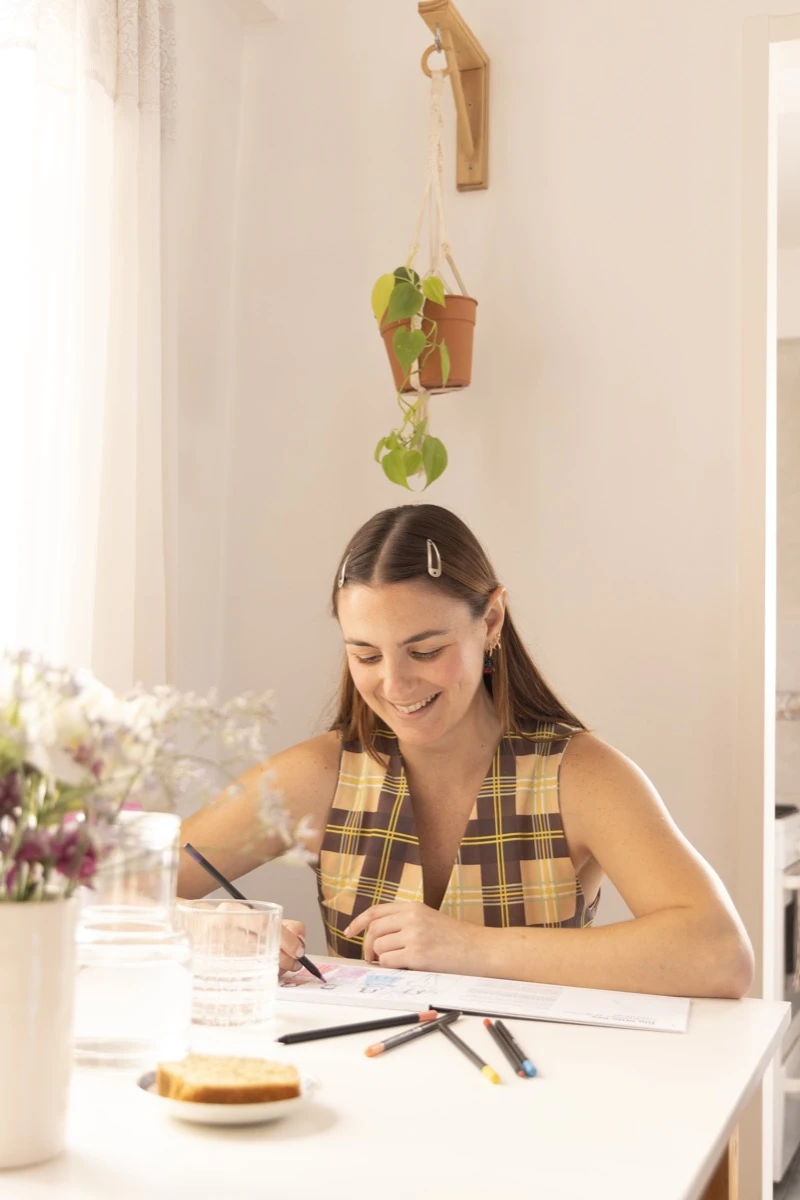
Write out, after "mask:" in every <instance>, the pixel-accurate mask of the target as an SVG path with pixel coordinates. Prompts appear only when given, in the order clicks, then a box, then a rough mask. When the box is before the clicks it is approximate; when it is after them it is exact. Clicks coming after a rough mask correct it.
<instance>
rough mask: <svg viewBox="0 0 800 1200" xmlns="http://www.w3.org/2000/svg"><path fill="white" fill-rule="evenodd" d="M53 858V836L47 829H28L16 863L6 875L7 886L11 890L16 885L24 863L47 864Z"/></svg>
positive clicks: (15, 857) (17, 853)
mask: <svg viewBox="0 0 800 1200" xmlns="http://www.w3.org/2000/svg"><path fill="white" fill-rule="evenodd" d="M52 858H53V850H52V838H51V836H50V834H49V833H48V832H47V830H45V829H29V830H27V832H26V833H25V834H24V836H23V839H22V844H21V845H20V846H19V849H18V850H17V852H16V854H15V855H14V865H13V866H12V867H11V870H10V871H9V872H8V874H7V875H6V887H7V888H8V889H9V890H11V889H12V888H13V887H14V884H15V882H16V879H17V875H18V873H19V868H20V866H21V865H22V863H42V864H43V865H46V864H49V863H51V862H52Z"/></svg>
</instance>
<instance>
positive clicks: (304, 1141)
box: [0, 1000, 789, 1200]
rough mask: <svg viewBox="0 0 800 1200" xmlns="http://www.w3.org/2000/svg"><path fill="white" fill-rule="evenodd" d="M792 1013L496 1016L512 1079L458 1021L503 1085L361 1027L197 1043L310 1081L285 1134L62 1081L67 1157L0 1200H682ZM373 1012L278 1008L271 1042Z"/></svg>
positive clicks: (442, 1051) (19, 1177)
mask: <svg viewBox="0 0 800 1200" xmlns="http://www.w3.org/2000/svg"><path fill="white" fill-rule="evenodd" d="M788 1013H789V1006H788V1005H787V1004H782V1003H772V1002H765V1001H760V1000H742V1001H728V1000H697V1001H694V1002H693V1005H692V1015H691V1019H690V1026H689V1031H688V1033H686V1034H676V1033H651V1032H646V1031H642V1030H618V1029H598V1028H590V1027H588V1026H577V1025H558V1024H554V1023H546V1022H541V1021H508V1022H507V1024H508V1026H509V1028H510V1029H511V1030H512V1032H513V1033H514V1034H515V1036H516V1037H517V1039H518V1041H519V1042H520V1044H521V1045H522V1047H523V1049H524V1050H526V1051H527V1053H528V1054H529V1056H530V1057H531V1059H532V1060H533V1062H534V1063H535V1065H536V1066H537V1068H538V1071H539V1075H538V1077H537V1078H535V1079H532V1080H523V1079H519V1078H516V1077H515V1076H514V1075H513V1074H512V1072H511V1069H510V1067H509V1065H508V1063H507V1062H506V1061H505V1060H504V1059H503V1058H502V1056H501V1055H500V1052H499V1051H498V1049H497V1048H496V1047H495V1045H494V1043H493V1042H492V1040H491V1039H490V1037H489V1034H488V1033H487V1032H486V1030H485V1029H483V1027H482V1025H481V1021H480V1018H479V1017H463V1018H462V1019H461V1020H460V1021H459V1022H458V1026H457V1028H458V1032H459V1033H460V1034H461V1035H462V1036H464V1037H465V1039H466V1040H467V1041H469V1043H470V1044H471V1045H472V1046H473V1047H474V1048H475V1049H476V1050H478V1052H479V1053H480V1054H481V1056H482V1057H483V1058H484V1059H485V1060H487V1061H488V1062H489V1063H491V1064H492V1065H493V1066H494V1067H495V1068H496V1069H497V1070H498V1072H499V1073H500V1074H501V1076H502V1078H503V1085H502V1086H493V1085H492V1084H491V1083H489V1082H488V1080H486V1079H485V1078H484V1077H483V1076H482V1075H481V1074H480V1072H479V1071H478V1070H477V1069H476V1068H475V1067H474V1066H473V1065H472V1064H471V1063H470V1062H469V1061H468V1060H467V1059H466V1058H464V1056H463V1055H461V1054H460V1053H459V1052H458V1051H457V1049H456V1048H455V1047H454V1046H452V1045H451V1044H450V1042H448V1041H447V1040H446V1039H445V1038H444V1037H442V1036H441V1035H440V1034H438V1033H435V1034H432V1035H429V1036H427V1037H425V1038H422V1039H420V1041H418V1042H416V1043H413V1044H411V1045H409V1046H403V1047H401V1048H399V1049H397V1050H394V1051H391V1052H389V1053H387V1054H385V1055H383V1056H381V1057H379V1058H372V1059H368V1058H366V1056H365V1055H364V1053H363V1050H364V1048H365V1047H366V1046H367V1045H369V1044H370V1043H371V1042H373V1041H375V1040H377V1037H378V1036H380V1035H376V1034H374V1033H361V1034H356V1035H350V1036H349V1037H345V1038H335V1039H328V1040H324V1041H316V1042H307V1043H303V1044H299V1045H295V1046H290V1047H277V1046H275V1045H274V1044H273V1043H272V1042H271V1041H270V1040H269V1037H267V1036H265V1035H264V1034H262V1035H261V1036H260V1038H259V1039H256V1041H255V1042H254V1041H253V1039H252V1038H248V1037H247V1036H246V1035H244V1034H243V1033H242V1032H240V1033H239V1034H238V1035H237V1034H236V1033H235V1032H233V1031H224V1032H216V1031H215V1032H214V1033H211V1034H208V1033H206V1034H205V1035H204V1037H202V1038H201V1040H200V1041H199V1042H198V1043H197V1045H196V1047H195V1048H196V1049H200V1050H217V1051H219V1052H226V1053H246V1052H250V1053H254V1052H255V1053H260V1054H263V1055H265V1056H268V1057H281V1058H283V1059H284V1060H286V1061H290V1062H294V1063H295V1064H296V1065H297V1066H298V1068H300V1070H301V1071H305V1072H308V1073H311V1074H313V1075H314V1076H316V1077H317V1078H318V1079H319V1081H320V1083H321V1087H320V1089H319V1091H318V1092H317V1093H316V1096H315V1098H314V1099H313V1100H312V1101H310V1102H309V1103H308V1104H306V1105H304V1106H303V1107H302V1108H300V1109H299V1110H298V1111H297V1112H296V1113H293V1114H292V1115H291V1116H289V1117H287V1118H285V1119H284V1120H280V1121H277V1122H275V1123H273V1124H267V1125H261V1126H250V1127H241V1128H220V1127H210V1126H199V1125H189V1124H185V1123H183V1122H180V1121H176V1120H174V1119H170V1118H168V1117H165V1116H164V1115H163V1113H162V1111H161V1106H160V1104H159V1103H158V1101H157V1100H154V1099H152V1098H151V1097H149V1096H147V1095H145V1094H144V1093H143V1092H142V1091H141V1090H140V1089H139V1088H137V1087H136V1085H135V1083H134V1079H133V1075H131V1074H128V1075H124V1074H123V1075H110V1074H108V1073H106V1072H104V1071H101V1070H89V1069H86V1068H84V1069H81V1070H77V1071H76V1073H75V1076H74V1082H73V1095H72V1104H71V1110H70V1132H69V1145H68V1150H67V1152H66V1153H65V1154H64V1155H63V1156H62V1157H60V1158H58V1159H55V1160H53V1161H52V1162H49V1163H43V1164H41V1165H39V1166H37V1167H32V1168H28V1169H25V1170H19V1171H6V1172H2V1173H0V1196H2V1197H6V1196H8V1197H9V1198H11V1197H13V1200H32V1198H34V1197H36V1198H38V1197H53V1198H56V1197H57V1198H58V1200H88V1198H93V1197H97V1198H98V1200H107V1198H110V1197H115V1198H117V1197H120V1198H125V1200H128V1198H134V1197H135V1198H136V1200H155V1198H160V1197H167V1196H169V1197H180V1198H183V1197H187V1198H189V1200H198V1198H201V1200H205V1198H208V1200H211V1198H213V1200H238V1198H240V1197H241V1198H243V1200H245V1198H250V1197H252V1198H253V1200H255V1198H256V1197H258V1200H264V1198H265V1197H269V1198H270V1200H306V1198H307V1200H338V1198H341V1200H352V1196H353V1193H354V1191H355V1190H356V1189H358V1190H359V1191H361V1190H362V1189H364V1188H365V1187H366V1188H368V1189H370V1191H371V1192H373V1194H375V1195H377V1196H379V1197H380V1198H381V1200H418V1198H422V1200H425V1198H427V1197H436V1198H437V1200H439V1198H440V1197H458V1198H459V1200H472V1198H475V1200H478V1198H480V1200H486V1197H487V1196H488V1195H490V1194H492V1195H495V1196H496V1195H498V1194H499V1193H500V1192H501V1191H503V1192H506V1194H508V1195H509V1196H517V1195H523V1194H524V1195H528V1194H530V1195H534V1194H535V1195H538V1196H541V1197H544V1198H546V1200H583V1198H584V1197H586V1196H590V1195H591V1196H592V1197H593V1200H641V1197H642V1196H643V1195H647V1197H648V1200H695V1198H696V1197H698V1196H699V1195H700V1194H701V1193H702V1189H703V1187H704V1185H705V1183H706V1182H707V1180H708V1178H709V1176H710V1175H711V1173H712V1171H713V1169H714V1167H715V1165H716V1163H717V1161H718V1159H719V1157H720V1155H721V1154H722V1152H723V1150H724V1147H725V1144H726V1142H727V1139H728V1137H729V1136H730V1134H731V1132H732V1131H733V1129H734V1128H735V1126H736V1124H737V1121H738V1119H739V1117H740V1115H741V1111H742V1108H743V1107H744V1104H745V1102H746V1100H747V1099H748V1097H749V1096H750V1094H751V1093H752V1091H753V1089H754V1088H755V1087H756V1085H757V1083H758V1081H759V1080H760V1078H761V1076H762V1074H763V1072H764V1070H765V1069H766V1067H767V1065H768V1063H769V1061H770V1059H771V1057H772V1055H773V1054H774V1052H775V1050H776V1048H777V1046H778V1043H779V1040H780V1036H781V1033H782V1031H783V1029H784V1028H785V1026H786V1024H787V1023H788ZM379 1015H381V1014H380V1013H378V1012H376V1011H374V1010H370V1011H367V1010H365V1009H363V1008H360V1009H354V1008H345V1007H342V1006H338V1005H337V1006H335V1007H327V1006H325V1007H324V1006H321V1005H306V1004H298V1003H291V1004H290V1003H286V1002H284V1003H283V1004H279V1011H278V1018H277V1021H276V1024H275V1028H274V1030H273V1031H272V1036H278V1035H279V1034H280V1033H286V1032H290V1031H292V1030H298V1029H306V1028H309V1027H312V1026H322V1025H333V1024H340V1023H344V1022H345V1021H350V1020H352V1021H361V1020H367V1019H370V1018H371V1017H373V1016H379ZM392 1015H396V1014H392ZM396 1032H399V1031H398V1030H391V1031H390V1033H396ZM5 1086H9V1081H5Z"/></svg>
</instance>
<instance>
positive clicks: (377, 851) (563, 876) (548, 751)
mask: <svg viewBox="0 0 800 1200" xmlns="http://www.w3.org/2000/svg"><path fill="white" fill-rule="evenodd" d="M573 732H574V731H573V730H572V729H570V728H568V727H567V726H564V725H558V724H555V723H553V722H537V723H535V724H531V725H530V726H529V727H527V726H526V727H525V729H523V730H522V731H521V732H519V733H516V732H513V733H507V734H505V736H504V737H503V738H501V740H500V743H499V745H498V747H497V750H496V751H495V754H494V758H493V759H492V763H491V766H490V767H489V770H488V772H487V775H486V778H485V780H484V782H483V784H482V786H481V789H480V791H479V793H478V796H477V798H476V801H475V804H474V806H473V809H472V812H471V813H470V816H469V819H468V821H467V826H466V830H465V833H464V837H463V840H462V842H461V845H460V847H459V850H458V855H457V857H456V861H455V863H454V864H453V870H452V873H451V876H450V882H449V884H448V886H447V890H446V892H445V896H444V899H443V901H442V905H441V911H442V912H444V913H447V914H448V915H449V916H451V917H456V918H458V919H459V920H461V921H470V922H472V923H473V924H475V925H488V926H493V927H495V928H507V927H509V926H519V925H530V926H534V925H535V926H540V927H546V928H569V927H571V928H575V927H582V926H586V925H590V924H591V923H592V920H593V919H594V915H595V912H596V910H597V904H598V901H599V898H600V897H599V895H598V896H597V897H596V898H595V900H594V901H593V902H592V904H591V905H587V904H586V902H585V897H584V895H583V891H582V888H581V885H580V881H579V880H578V878H577V876H576V874H575V869H574V867H573V865H572V860H571V859H570V857H569V851H568V848H567V843H566V838H565V836H564V827H563V824H562V821H561V810H560V807H559V793H558V778H559V766H560V763H561V757H562V755H563V753H564V750H565V749H566V747H567V744H568V742H569V738H570V737H571V735H572V733H573ZM375 745H376V749H377V750H378V751H379V752H380V753H381V754H383V755H385V756H386V758H387V765H386V767H385V768H383V767H381V765H380V764H379V763H377V762H376V761H375V760H374V759H373V758H371V757H370V756H369V755H368V754H367V753H366V752H365V751H364V750H363V748H362V747H361V746H360V745H359V744H358V743H353V744H348V745H344V746H343V747H342V757H341V762H340V766H339V779H338V784H337V788H336V795H335V797H334V801H333V805H332V807H331V811H330V813H329V816H328V823H327V826H326V829H325V834H324V837H323V841H322V849H321V851H320V857H319V863H318V866H317V868H316V873H317V885H318V891H319V902H320V909H321V912H322V917H323V921H324V923H325V931H326V936H327V941H328V948H329V950H330V952H331V954H339V955H343V956H344V957H347V958H360V957H361V952H362V944H363V935H362V936H359V937H355V938H347V937H345V936H344V930H345V928H346V927H347V926H348V925H349V923H350V921H351V920H352V919H353V917H355V916H357V915H358V914H359V913H361V912H363V911H364V910H365V909H367V908H369V907H371V906H372V905H373V904H381V903H386V902H388V901H395V900H417V901H421V900H422V896H423V887H422V882H423V881H422V868H421V865H420V853H419V841H418V839H417V833H416V828H415V822H414V811H413V807H412V804H411V796H410V795H409V791H408V784H407V781H406V774H405V769H404V767H403V762H402V758H401V755H400V752H399V749H398V745H397V738H396V736H395V735H394V734H393V733H391V732H389V731H388V730H382V731H381V732H380V733H379V734H378V735H377V736H376V741H375Z"/></svg>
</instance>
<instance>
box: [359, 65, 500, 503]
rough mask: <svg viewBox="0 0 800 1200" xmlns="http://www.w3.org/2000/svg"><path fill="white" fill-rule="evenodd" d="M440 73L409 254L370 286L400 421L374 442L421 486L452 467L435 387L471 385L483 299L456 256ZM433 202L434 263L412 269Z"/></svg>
mask: <svg viewBox="0 0 800 1200" xmlns="http://www.w3.org/2000/svg"><path fill="white" fill-rule="evenodd" d="M443 79H444V76H443V74H442V72H441V71H434V72H432V75H431V122H430V131H429V153H428V171H427V180H426V185H425V191H424V194H423V198H422V205H421V207H420V213H419V218H418V220H417V228H416V232H415V236H414V242H413V245H412V249H411V254H410V255H409V257H408V260H407V262H406V264H405V266H402V267H397V268H396V269H395V270H394V271H392V273H391V274H386V275H381V276H380V278H379V279H378V280H377V282H376V283H375V286H374V287H373V289H372V311H373V314H374V316H375V320H376V321H377V322H378V327H379V329H380V332H381V336H382V337H383V341H384V344H385V346H386V351H387V354H388V356H389V365H390V366H391V369H392V376H393V378H394V385H395V389H396V392H397V404H398V407H399V408H400V414H401V417H402V420H401V421H400V424H399V425H397V426H396V427H395V428H394V429H392V430H391V431H390V432H389V433H388V434H387V435H386V436H385V437H382V438H381V439H380V441H379V442H378V444H377V446H376V447H375V461H376V462H379V463H380V465H381V467H382V468H383V471H384V474H385V475H386V477H387V478H388V479H390V480H391V482H392V483H396V484H398V485H399V486H400V487H405V488H410V486H411V485H410V483H409V480H412V479H413V480H415V481H420V482H422V481H424V483H423V490H424V489H425V488H427V487H429V486H430V485H431V484H432V483H433V481H434V480H435V479H438V478H439V476H440V475H441V474H442V472H443V471H444V470H445V468H446V467H447V450H446V449H445V446H444V443H443V442H442V441H441V440H440V439H439V438H437V437H434V436H433V435H432V434H431V433H429V431H428V424H429V413H428V405H429V400H430V395H431V393H432V392H444V391H454V390H456V389H460V388H465V387H469V384H470V382H471V378H472V337H473V330H474V327H475V310H476V308H477V303H478V302H477V300H474V299H473V298H472V297H471V296H468V295H467V294H466V288H465V287H464V284H463V281H462V280H461V276H460V275H459V273H458V270H457V268H456V265H455V263H454V261H453V257H452V251H451V249H450V244H449V242H448V240H447V231H446V226H445V216H444V201H443V194H442V173H443V165H444V164H443V145H442V141H443V121H442V100H441V96H442V83H443ZM428 207H429V209H430V211H429V222H430V235H431V266H430V268H429V270H428V271H427V272H426V274H425V275H424V276H420V275H419V274H418V273H417V271H416V270H415V269H414V265H413V264H414V260H415V258H416V255H417V253H418V252H419V237H420V233H421V229H422V222H423V219H424V216H425V211H426V209H427V208H428ZM442 260H446V261H447V263H448V265H449V266H450V269H451V271H452V273H453V276H454V278H455V280H456V281H457V284H458V286H459V287H460V288H461V292H462V294H461V295H456V294H454V293H453V292H451V291H449V290H448V288H447V284H446V283H445V279H444V275H443V272H442V268H443V261H442Z"/></svg>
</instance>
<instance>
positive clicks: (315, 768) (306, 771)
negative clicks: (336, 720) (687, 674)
mask: <svg viewBox="0 0 800 1200" xmlns="http://www.w3.org/2000/svg"><path fill="white" fill-rule="evenodd" d="M341 754H342V740H341V738H340V736H339V734H338V733H336V732H335V731H334V730H331V731H329V732H328V733H320V734H317V735H316V737H312V738H307V739H306V740H305V741H304V742H296V743H295V744H294V745H293V746H287V748H286V749H285V750H279V751H278V753H277V754H273V755H271V756H270V757H269V758H268V759H266V760H265V762H264V763H262V767H263V768H264V769H265V770H271V771H278V772H280V773H281V775H286V776H291V775H295V774H296V775H300V776H302V777H303V778H304V779H305V780H306V782H309V783H310V782H313V780H314V779H315V778H316V777H319V779H320V780H322V779H325V778H327V777H329V776H330V775H331V773H332V772H333V773H338V770H339V760H340V758H341Z"/></svg>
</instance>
